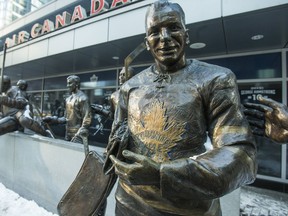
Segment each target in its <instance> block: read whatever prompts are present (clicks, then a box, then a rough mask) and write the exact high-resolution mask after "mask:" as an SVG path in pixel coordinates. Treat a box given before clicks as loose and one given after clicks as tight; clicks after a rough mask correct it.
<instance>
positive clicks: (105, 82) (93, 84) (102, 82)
mask: <svg viewBox="0 0 288 216" xmlns="http://www.w3.org/2000/svg"><path fill="white" fill-rule="evenodd" d="M116 73H117V71H116V70H113V71H103V72H95V73H88V74H79V75H78V76H79V77H80V80H81V88H99V87H107V86H116Z"/></svg>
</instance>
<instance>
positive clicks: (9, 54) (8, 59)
mask: <svg viewBox="0 0 288 216" xmlns="http://www.w3.org/2000/svg"><path fill="white" fill-rule="evenodd" d="M12 59H13V52H8V51H7V53H6V59H5V67H8V66H11V65H13V64H12ZM1 67H2V65H1Z"/></svg>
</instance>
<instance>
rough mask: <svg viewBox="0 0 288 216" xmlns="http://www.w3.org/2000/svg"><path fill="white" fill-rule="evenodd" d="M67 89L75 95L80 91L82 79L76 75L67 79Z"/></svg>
mask: <svg viewBox="0 0 288 216" xmlns="http://www.w3.org/2000/svg"><path fill="white" fill-rule="evenodd" d="M67 88H68V89H69V91H70V92H72V93H75V92H77V90H78V89H80V78H79V77H78V76H76V75H71V76H68V77H67Z"/></svg>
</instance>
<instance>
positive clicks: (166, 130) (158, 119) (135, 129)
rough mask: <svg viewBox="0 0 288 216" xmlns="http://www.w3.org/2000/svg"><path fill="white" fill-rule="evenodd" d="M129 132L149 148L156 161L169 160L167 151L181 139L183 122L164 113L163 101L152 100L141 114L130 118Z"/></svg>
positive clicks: (183, 127) (183, 129)
mask: <svg viewBox="0 0 288 216" xmlns="http://www.w3.org/2000/svg"><path fill="white" fill-rule="evenodd" d="M130 123H131V124H130V125H131V132H132V133H133V134H134V136H136V137H137V138H138V139H139V140H140V141H141V142H142V143H143V144H144V145H145V146H146V148H148V149H149V152H150V154H151V158H152V159H153V160H154V161H157V162H163V161H167V160H169V156H168V152H169V151H170V150H171V149H172V148H173V147H174V146H175V145H176V144H177V142H179V141H181V135H182V134H183V133H184V132H185V123H183V122H181V123H179V122H177V121H176V120H175V118H174V117H173V116H168V115H167V114H166V108H165V104H164V102H159V101H156V102H153V103H151V104H150V105H149V106H148V107H146V109H145V111H144V112H143V113H142V114H141V118H140V119H139V120H135V119H132V122H130Z"/></svg>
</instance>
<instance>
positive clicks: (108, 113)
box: [91, 67, 134, 119]
mask: <svg viewBox="0 0 288 216" xmlns="http://www.w3.org/2000/svg"><path fill="white" fill-rule="evenodd" d="M133 75H134V69H133V68H132V67H128V70H127V77H126V74H125V67H123V68H122V69H121V71H120V73H119V77H118V79H119V85H120V86H122V84H123V83H125V82H126V81H127V80H129V79H130V78H131V77H132V76H133ZM118 97H119V90H117V91H115V92H113V93H112V94H111V96H110V109H109V110H107V109H104V107H103V106H102V105H99V104H91V109H92V111H93V112H94V113H96V114H99V115H102V116H105V117H109V118H111V119H113V118H114V113H115V108H116V106H117V104H118V100H119V99H118Z"/></svg>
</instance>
